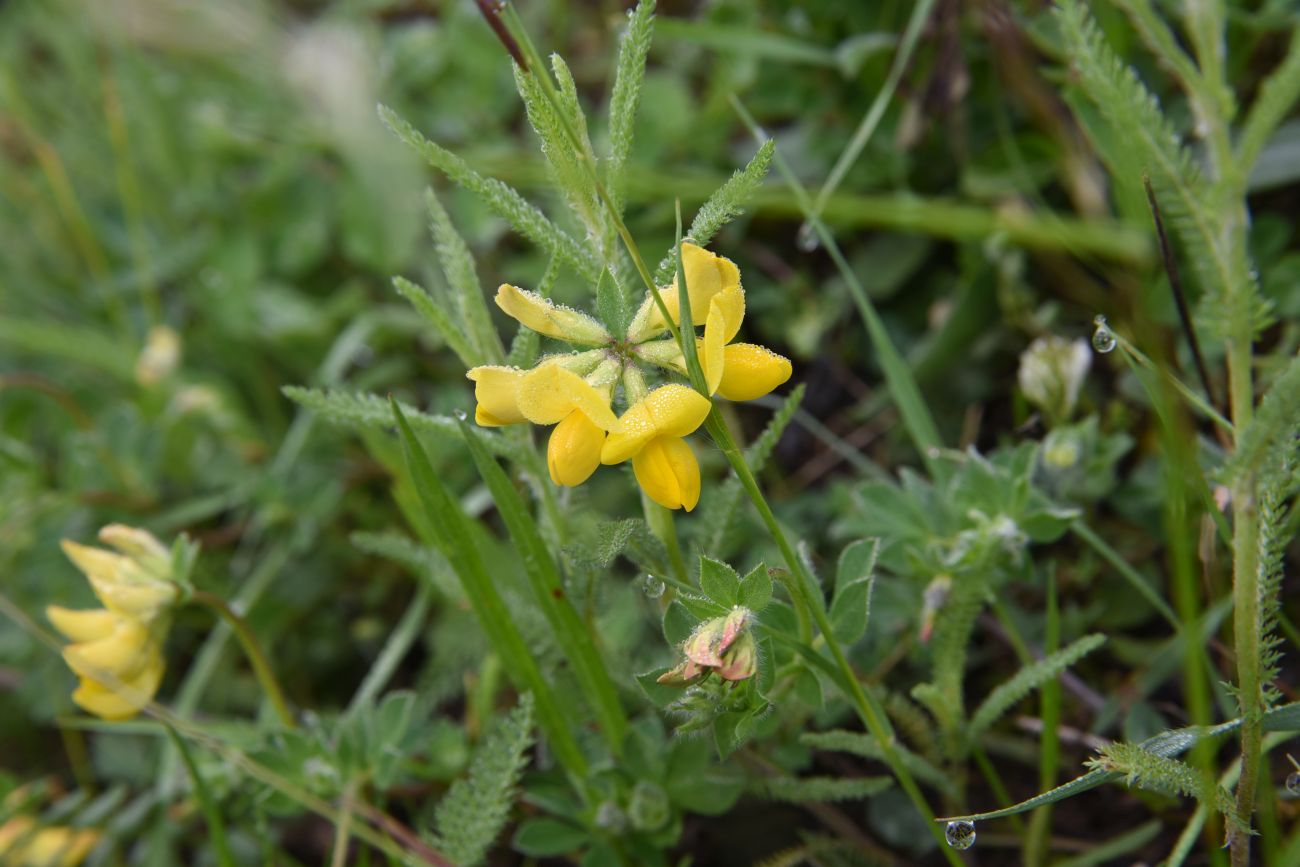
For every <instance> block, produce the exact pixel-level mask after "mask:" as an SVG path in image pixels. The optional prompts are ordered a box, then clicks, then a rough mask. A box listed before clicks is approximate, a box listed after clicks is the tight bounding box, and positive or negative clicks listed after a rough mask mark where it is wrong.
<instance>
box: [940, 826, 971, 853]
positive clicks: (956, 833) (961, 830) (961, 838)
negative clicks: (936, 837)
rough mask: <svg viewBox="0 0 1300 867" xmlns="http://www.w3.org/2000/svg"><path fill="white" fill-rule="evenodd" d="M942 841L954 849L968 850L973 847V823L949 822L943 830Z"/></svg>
mask: <svg viewBox="0 0 1300 867" xmlns="http://www.w3.org/2000/svg"><path fill="white" fill-rule="evenodd" d="M943 836H944V839H946V840H947V841H948V845H949V846H951V847H952V848H954V849H969V848H970V847H971V846H974V845H975V823H974V822H949V823H948V827H947V828H944V829H943Z"/></svg>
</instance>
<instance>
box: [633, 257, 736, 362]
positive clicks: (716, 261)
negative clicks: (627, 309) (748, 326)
mask: <svg viewBox="0 0 1300 867" xmlns="http://www.w3.org/2000/svg"><path fill="white" fill-rule="evenodd" d="M682 272H683V273H684V274H685V275H686V294H687V297H689V298H690V299H691V321H692V322H694V323H695V324H696V325H699V324H700V323H701V322H703V321H704V317H705V315H706V314H707V313H708V312H709V303H710V302H711V301H712V300H713V298H714V296H716V295H718V294H720V293H722V292H726V291H731V290H736V289H739V288H740V269H739V268H737V267H736V265H735V263H734V262H732V261H731V260H730V259H724V258H722V257H721V256H718V255H716V254H714V253H710V252H709V251H708V250H705V249H704V248H703V247H697V246H696V245H695V244H692V243H690V242H689V241H685V242H683V243H682ZM659 295H660V297H661V298H662V299H663V302H664V306H665V307H667V308H668V315H669V316H671V317H672V320H673V324H674V325H676V324H678V323H679V322H680V321H681V306H680V299H679V298H678V292H677V277H676V276H674V277H673V282H672V285H670V286H669V287H668V288H667V289H661V290H660V291H659ZM737 324H739V323H737ZM667 330H668V326H667V324H665V323H664V318H663V314H662V313H660V312H659V305H658V304H656V303H655V300H654V298H653V297H652V296H651V295H650V294H649V293H647V294H646V298H645V301H644V302H642V304H641V308H640V309H639V310H638V311H637V314H636V317H635V318H633V320H632V327H631V328H629V329H628V339H629V340H630V341H632V342H633V343H640V342H642V341H644V340H646V339H648V338H650V337H653V336H655V335H656V334H659V333H661V332H664V331H667Z"/></svg>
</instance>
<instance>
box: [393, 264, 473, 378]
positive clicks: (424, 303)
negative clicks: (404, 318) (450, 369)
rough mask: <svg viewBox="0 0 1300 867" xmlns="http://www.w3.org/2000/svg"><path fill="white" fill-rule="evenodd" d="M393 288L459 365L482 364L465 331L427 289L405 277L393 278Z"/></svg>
mask: <svg viewBox="0 0 1300 867" xmlns="http://www.w3.org/2000/svg"><path fill="white" fill-rule="evenodd" d="M393 288H394V289H396V290H397V294H399V295H401V296H402V297H403V298H405V299H406V300H407V301H409V302H411V306H412V307H414V308H415V311H416V312H417V313H419V314H420V318H422V319H423V320H424V321H425V322H427V323H429V325H431V326H432V327H433V330H434V331H436V332H437V333H438V336H439V337H441V338H442V340H443V342H444V343H446V344H447V345H448V346H450V347H451V351H452V352H454V353H456V357H457V358H459V359H460V361H461V364H464V365H465V366H466V367H473V366H475V365H476V364H480V363H482V360H483V357H482V355H481V354H480V353H479V352H478V351H477V350H476V349H475V348H474V347H472V346H470V344H469V341H468V340H466V339H465V329H464V328H463V327H462V326H461V325H459V324H458V323H457V322H456V321H455V320H454V319H453V318H452V316H451V314H449V313H448V312H447V311H446V310H444V309H443V308H442V305H441V304H439V303H438V299H436V298H434V297H433V295H432V294H431V293H430V292H429V291H428V290H427V289H425V288H424V287H423V286H420V285H419V284H417V283H412V282H411V281H410V280H407V279H406V278H405V277H394V278H393Z"/></svg>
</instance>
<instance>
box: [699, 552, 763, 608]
mask: <svg viewBox="0 0 1300 867" xmlns="http://www.w3.org/2000/svg"><path fill="white" fill-rule="evenodd" d="M700 589H701V590H703V591H704V594H705V595H706V596H708V597H709V598H710V599H712V600H713V601H714V602H716V603H718V604H719V605H722V606H725V607H726V608H730V607H731V606H733V605H739V604H740V576H739V575H737V574H736V570H735V569H732V568H731V567H730V566H728V565H727V564H726V563H719V562H718V561H717V560H713V559H711V558H709V557H701V558H700ZM770 595H771V594H770V593H769V596H770Z"/></svg>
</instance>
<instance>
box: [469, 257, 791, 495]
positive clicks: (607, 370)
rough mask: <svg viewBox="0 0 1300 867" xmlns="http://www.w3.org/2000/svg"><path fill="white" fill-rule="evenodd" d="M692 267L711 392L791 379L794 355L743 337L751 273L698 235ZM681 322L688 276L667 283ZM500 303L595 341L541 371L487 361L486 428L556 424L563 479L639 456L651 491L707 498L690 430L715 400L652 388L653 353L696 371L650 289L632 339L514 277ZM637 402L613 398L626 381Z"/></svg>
mask: <svg viewBox="0 0 1300 867" xmlns="http://www.w3.org/2000/svg"><path fill="white" fill-rule="evenodd" d="M682 270H683V271H684V272H685V275H686V289H687V293H688V297H689V299H690V305H691V321H692V322H694V323H697V324H703V326H704V336H703V338H698V337H696V338H694V339H695V340H696V347H697V350H698V353H699V358H700V364H701V367H702V368H703V370H704V377H705V381H706V383H707V385H708V390H709V394H710V395H713V394H717V395H720V396H722V397H724V398H726V399H728V400H753V399H754V398H756V397H761V396H762V395H765V394H767V393H768V392H769V391H771V390H772V389H774V388H776V387H777V386H778V385H780V384H781V383H783V382H785V381H786V380H787V379H789V378H790V373H791V367H790V362H789V361H788V360H787V359H785V358H783V357H782V356H780V355H777V354H776V353H775V352H772V351H770V350H768V349H766V348H764V347H762V346H757V345H754V344H750V343H732V342H731V341H732V339H733V338H735V336H736V334H737V333H738V332H739V330H740V323H741V321H742V320H743V319H744V316H745V292H744V290H743V289H742V288H741V285H740V271H739V269H738V268H736V266H735V265H734V264H733V263H732V262H731V261H730V260H728V259H724V258H722V257H721V256H716V255H714V254H713V253H710V252H709V251H707V250H705V249H703V248H701V247H698V246H696V245H695V244H690V243H684V244H682ZM661 296H662V298H663V301H664V306H665V307H666V308H667V310H668V314H669V316H670V317H671V318H672V320H673V323H674V324H678V323H679V322H680V309H679V299H678V290H677V284H676V281H675V280H674V282H673V284H672V285H671V286H669V287H666V288H664V289H663V290H661ZM496 302H497V306H499V307H500V308H501V309H502V310H504V311H505V312H506V313H507V314H509V315H510V316H512V317H513V318H515V319H517V320H518V321H519V322H520V323H522V324H523V325H524V326H526V327H528V328H531V329H532V330H533V331H536V332H537V333H539V334H542V335H545V336H547V337H554V338H557V339H559V340H563V341H566V342H568V343H571V344H575V345H577V346H584V347H594V348H590V349H587V350H586V351H580V352H573V353H569V354H565V355H553V356H549V357H547V358H544V359H542V361H541V363H539V364H538V365H537V366H536V367H534V368H533V369H531V370H520V369H518V368H513V367H503V366H497V365H486V366H482V367H475V368H474V369H472V370H470V371H469V373H468V374H467V376H468V377H469V378H470V379H471V380H473V381H474V397H475V400H476V401H477V404H478V405H477V408H476V409H475V413H474V417H475V420H476V421H477V422H478V423H479V424H481V425H484V426H489V427H491V426H498V425H508V424H519V423H522V422H532V423H533V424H538V425H555V429H554V431H552V433H551V438H550V442H549V444H548V446H547V453H546V455H547V466H548V468H549V469H550V474H551V479H552V481H554V482H555V483H556V484H557V485H569V486H573V485H580V484H582V483H583V482H585V481H586V480H587V479H589V478H590V477H591V475H592V473H594V472H595V471H596V469H597V467H599V466H600V465H601V464H619V463H622V462H624V461H626V460H629V459H630V460H631V461H632V471H633V473H634V475H635V476H636V480H637V483H638V484H640V485H641V488H642V489H643V490H644V491H645V493H646V495H647V496H649V497H650V499H652V500H654V501H655V502H656V503H659V504H660V505H662V506H665V507H667V508H669V509H682V508H684V509H686V510H687V511H688V512H689V511H690V510H691V509H693V508H695V504H696V503H697V502H698V501H699V498H700V465H699V463H698V462H697V461H696V460H695V453H694V452H692V451H691V447H690V446H689V445H688V444H687V442H686V440H685V437H686V436H688V435H690V434H691V433H693V432H694V431H695V430H696V428H698V427H699V426H700V425H701V424H703V423H704V419H705V418H706V417H707V416H708V414H709V410H710V408H711V407H712V403H711V402H710V400H709V398H707V397H705V396H704V395H702V394H700V393H699V392H697V391H695V390H694V389H692V388H690V387H688V386H685V385H681V384H678V383H668V384H665V385H661V386H659V387H658V388H655V389H654V390H653V391H649V390H647V388H646V385H645V379H644V377H643V375H642V373H641V370H640V365H641V364H642V363H644V364H649V365H654V366H656V367H659V368H662V369H664V370H667V371H672V372H676V373H685V371H686V363H685V360H684V359H683V357H682V352H681V348H680V347H679V346H678V344H677V342H676V341H675V340H674V339H673V338H672V337H671V336H668V337H665V336H664V334H665V332H667V331H669V327H668V324H667V323H666V322H665V321H664V319H663V315H662V313H661V312H660V310H659V307H658V305H657V304H656V303H655V301H654V298H653V297H652V296H651V295H650V294H649V293H646V298H645V301H644V302H643V303H642V305H641V307H640V309H639V310H638V311H637V314H636V316H635V317H634V318H633V320H632V324H631V326H630V327H629V329H628V334H627V338H626V340H616V339H615V338H614V337H613V336H612V335H610V333H609V331H608V330H606V328H605V327H604V326H603V325H601V324H600V323H599V322H597V321H596V320H595V319H593V318H592V317H590V316H588V315H587V314H585V313H581V312H579V311H577V310H571V309H568V308H565V307H561V306H559V305H556V304H552V303H551V302H550V301H547V300H546V299H545V298H542V297H541V296H539V295H537V294H535V293H532V292H529V291H527V290H525V289H519V288H517V287H515V286H511V285H509V284H505V285H502V286H501V288H500V289H499V290H498V291H497V297H496ZM620 380H621V381H622V384H623V397H624V399H625V401H626V403H627V405H628V408H627V410H626V411H625V412H624V413H623V415H622V416H616V415H615V414H614V412H613V410H612V408H611V406H612V404H613V401H614V396H615V390H616V387H617V385H618V384H619V381H620Z"/></svg>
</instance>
